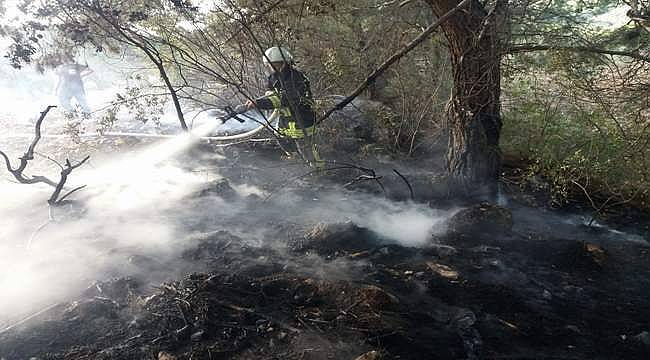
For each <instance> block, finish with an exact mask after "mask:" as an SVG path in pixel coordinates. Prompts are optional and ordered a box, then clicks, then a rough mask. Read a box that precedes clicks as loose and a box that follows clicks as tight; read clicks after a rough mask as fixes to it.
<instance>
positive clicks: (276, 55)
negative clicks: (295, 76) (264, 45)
mask: <svg viewBox="0 0 650 360" xmlns="http://www.w3.org/2000/svg"><path fill="white" fill-rule="evenodd" d="M263 60H264V63H265V64H267V63H269V62H286V63H291V62H292V61H293V56H291V53H290V52H289V50H287V49H285V48H283V47H279V46H274V47H272V48H268V49H267V50H266V51H265V52H264V59H263Z"/></svg>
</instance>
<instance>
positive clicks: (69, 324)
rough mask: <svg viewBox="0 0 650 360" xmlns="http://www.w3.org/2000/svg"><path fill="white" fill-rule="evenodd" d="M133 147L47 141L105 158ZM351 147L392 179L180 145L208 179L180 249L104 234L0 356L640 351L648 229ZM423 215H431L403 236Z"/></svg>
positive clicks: (181, 160) (187, 161) (1, 335)
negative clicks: (473, 185) (541, 204)
mask: <svg viewBox="0 0 650 360" xmlns="http://www.w3.org/2000/svg"><path fill="white" fill-rule="evenodd" d="M3 145H8V144H7V143H5V144H3ZM15 145H16V146H18V145H19V144H18V143H16V144H15ZM143 145H146V144H143V143H142V142H141V141H140V140H137V139H127V140H123V139H104V140H102V142H101V143H98V142H93V143H90V142H89V143H87V144H85V145H82V146H74V147H70V148H67V147H66V145H65V143H64V140H60V142H59V141H58V140H57V141H53V142H52V143H51V144H50V145H49V146H50V148H49V149H50V150H56V151H60V153H61V154H65V155H68V156H71V155H83V154H84V153H87V152H89V151H92V152H93V155H94V156H95V158H96V159H98V160H96V161H97V162H98V163H99V162H101V161H103V159H107V158H110V157H111V156H113V155H114V152H120V153H128V152H129V151H134V149H137V148H141V147H143ZM71 149H74V150H71ZM344 160H346V161H350V160H354V161H355V162H356V163H363V164H364V166H365V167H369V168H374V169H378V170H377V171H378V173H377V175H380V176H382V179H381V180H382V181H383V184H384V186H385V190H381V188H380V187H379V186H378V185H377V184H376V183H375V182H374V181H372V180H371V181H361V179H364V178H359V177H358V176H359V175H367V173H364V172H363V171H359V170H358V169H351V168H347V169H343V170H342V171H332V172H328V173H327V174H308V173H309V171H310V170H309V169H308V168H304V167H303V166H302V165H300V164H299V163H296V162H295V161H294V162H291V161H287V160H283V159H281V158H280V156H279V152H278V149H277V148H275V147H274V146H272V145H269V144H253V145H251V144H242V145H238V146H232V147H227V148H215V147H214V146H213V145H210V144H200V145H196V146H194V147H192V148H191V149H188V150H187V151H184V152H183V153H182V154H180V156H177V157H176V158H175V159H174V160H172V161H173V163H174V164H176V166H178V167H180V168H183V169H185V170H187V171H191V172H194V173H198V174H204V173H205V176H206V181H204V182H203V184H201V185H200V186H199V188H198V189H196V190H195V191H192V192H191V193H189V194H185V195H184V196H183V197H182V198H180V199H178V200H176V201H175V202H176V203H177V205H175V206H171V207H169V208H166V209H165V210H164V211H163V215H161V216H164V218H165V219H166V220H165V221H169V222H174V229H175V230H174V234H175V238H176V241H177V242H178V243H182V244H183V246H182V247H181V248H179V250H178V251H177V252H175V253H174V254H173V255H172V256H165V257H157V256H155V255H152V254H150V253H148V252H146V251H140V250H139V249H141V248H138V247H129V248H117V247H115V248H111V245H110V244H109V245H104V246H107V248H105V250H108V251H112V254H113V256H114V259H117V260H116V261H114V262H112V263H111V264H110V266H109V267H108V268H107V270H106V271H105V272H102V273H101V274H100V275H97V276H96V279H95V280H96V281H94V282H92V283H87V285H86V287H85V289H84V290H82V291H78V292H73V293H71V294H69V295H68V296H67V297H65V298H64V299H62V300H61V301H57V302H55V303H54V304H52V305H51V306H48V307H46V308H43V311H37V310H40V309H34V310H35V311H34V312H33V313H34V314H35V315H34V316H31V317H26V316H21V317H16V318H14V319H13V322H10V323H7V325H8V326H2V328H0V359H6V360H14V359H31V358H37V359H159V360H161V359H350V360H354V359H358V360H370V359H648V358H649V356H650V261H648V258H649V252H650V245H649V244H648V242H647V241H645V240H644V237H645V236H646V235H645V234H641V235H639V234H637V235H634V234H631V233H628V232H625V231H628V230H629V229H624V231H621V230H615V229H613V228H610V227H608V226H604V225H600V226H598V227H588V226H585V225H584V221H583V220H582V218H581V217H580V216H579V215H573V214H567V213H562V212H555V211H552V210H549V209H544V208H538V207H531V206H528V205H526V204H524V203H522V202H521V201H518V200H516V199H518V198H521V196H520V195H521V194H514V193H507V194H503V195H504V199H505V200H504V201H503V202H502V203H501V204H499V205H496V204H487V203H477V204H467V203H463V204H461V203H457V202H453V201H450V200H448V199H447V200H445V199H443V198H442V197H441V196H439V195H440V193H442V192H444V191H443V190H440V189H438V190H435V191H432V190H431V188H432V186H428V185H427V181H428V180H427V179H429V178H427V176H426V174H428V173H429V172H430V169H440V161H439V160H436V159H416V160H410V161H408V162H404V163H399V165H396V164H397V163H396V162H394V160H393V159H391V160H387V159H378V158H374V159H368V158H366V159H361V160H360V159H344ZM397 166H399V168H400V172H401V173H402V174H403V175H404V176H405V177H406V178H407V179H409V180H410V182H411V185H412V186H413V188H414V189H413V190H414V197H415V200H416V201H415V203H413V202H412V201H410V200H405V199H407V198H408V194H409V193H408V189H407V186H406V185H405V183H404V182H403V181H402V180H401V179H400V178H399V177H397V176H396V175H395V173H394V172H392V171H391V170H392V168H394V167H397ZM212 172H218V175H219V176H218V177H215V176H213V175H214V174H213V173H212ZM71 177H72V178H73V177H74V174H73V175H72V176H71ZM354 179H357V180H359V181H358V182H353V183H352V184H350V181H351V180H354ZM366 179H367V178H366ZM429 180H430V179H429ZM344 184H347V186H343V185H344ZM250 188H255V189H261V191H243V190H242V189H250ZM434 188H435V187H434ZM161 196H163V195H161ZM215 204H216V205H215ZM346 204H347V205H346ZM81 206H82V207H83V204H81ZM382 207H383V208H385V209H386V210H385V211H384V212H380V213H379V214H382V215H381V217H380V218H379V219H375V220H373V221H370V220H368V219H369V217H371V215H372V214H373V213H374V212H375V211H376V210H377V209H378V208H382ZM198 208H200V209H201V210H200V213H197V210H196V209H198ZM343 209H345V210H343ZM328 211H331V213H330V212H328ZM346 211H350V213H349V214H348V213H346V214H343V215H341V216H338V215H340V214H337V213H338V212H346ZM411 211H415V212H417V214H413V215H412V216H411V215H409V216H403V215H404V214H405V213H406V214H411ZM422 214H424V216H435V217H436V218H437V219H439V220H440V221H439V222H435V223H434V226H435V227H436V229H434V231H428V232H427V237H426V239H424V240H422V239H418V240H417V241H415V240H414V241H409V239H408V237H409V234H410V232H411V231H414V227H416V225H417V224H416V222H412V221H411V220H413V219H414V218H418V219H419V217H418V216H421V215H422ZM431 214H433V215H431ZM366 215H367V216H366ZM393 216H394V217H400V219H402V220H401V222H400V221H397V222H393V221H392V220H391V217H393ZM346 219H347V220H346ZM67 221H70V222H74V221H76V220H74V219H71V220H67ZM383 222H385V223H388V224H390V227H391V229H384V228H382V223H383ZM61 226H64V225H61ZM391 231H392V232H391ZM89 236H90V235H89ZM413 236H416V235H415V234H414V235H413ZM45 237H46V236H45V235H43V238H44V239H45ZM397 239H399V240H397ZM41 241H46V240H41ZM115 254H117V255H115ZM127 265H128V271H127V270H124V268H125V266H127ZM2 271H3V272H4V271H8V269H3V270H2ZM52 271H55V270H52ZM152 273H160V274H163V276H161V277H160V278H161V279H163V280H162V281H161V280H159V279H156V280H152V276H151V274H152ZM5 276H8V275H5ZM21 319H22V320H24V321H20V320H21Z"/></svg>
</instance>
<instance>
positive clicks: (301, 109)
mask: <svg viewBox="0 0 650 360" xmlns="http://www.w3.org/2000/svg"><path fill="white" fill-rule="evenodd" d="M267 90H268V91H267V92H266V94H265V95H264V96H262V97H260V98H258V99H256V100H255V104H256V106H257V108H258V109H262V110H276V111H279V112H280V115H281V116H280V122H279V126H278V128H279V131H280V133H281V134H283V135H285V136H287V137H291V138H302V137H304V136H305V133H308V134H309V135H311V134H313V131H314V123H315V121H316V113H315V112H314V109H313V103H314V100H313V97H312V93H311V88H310V87H309V79H307V77H306V76H305V75H304V74H303V73H302V72H300V71H298V70H296V69H294V68H293V67H291V66H288V65H287V66H285V67H284V69H283V70H282V71H281V72H279V73H273V74H271V75H270V76H269V78H268V83H267Z"/></svg>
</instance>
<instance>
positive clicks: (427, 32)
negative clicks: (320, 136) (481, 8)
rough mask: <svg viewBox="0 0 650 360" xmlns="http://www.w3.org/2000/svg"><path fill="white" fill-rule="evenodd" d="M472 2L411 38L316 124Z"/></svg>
mask: <svg viewBox="0 0 650 360" xmlns="http://www.w3.org/2000/svg"><path fill="white" fill-rule="evenodd" d="M469 2H470V0H463V1H461V2H460V3H459V4H458V5H456V7H455V8H453V9H451V10H449V11H448V12H447V13H446V14H444V15H443V16H441V17H440V18H438V21H436V22H434V23H433V24H431V25H429V27H427V28H426V29H424V31H422V32H421V33H420V35H418V36H417V37H416V38H415V39H413V40H411V42H409V43H408V44H406V45H405V46H404V47H403V48H402V49H401V50H400V51H398V52H396V53H395V54H393V55H392V56H391V57H389V58H388V59H387V60H386V61H384V62H383V63H382V64H381V65H379V67H378V68H377V69H375V70H374V71H373V72H372V73H371V74H370V75H368V77H367V78H366V79H365V80H364V81H363V82H362V83H361V84H360V85H359V86H358V87H357V88H356V89H355V90H354V91H353V92H352V93H351V94H350V95H348V96H347V97H346V98H345V99H343V100H341V101H340V102H339V103H338V104H336V105H334V107H332V108H331V109H329V110H328V111H327V112H326V113H325V114H324V115H323V116H321V117H320V118H319V119H318V120H317V121H316V124H320V123H321V122H322V121H324V120H325V119H327V118H328V117H329V116H330V115H332V114H333V113H334V112H335V111H338V110H341V109H343V108H344V107H345V106H346V105H348V104H349V103H351V102H352V100H354V99H355V98H356V97H357V96H359V95H360V94H361V93H362V92H363V91H364V90H365V89H366V88H368V86H370V85H371V84H372V83H374V82H375V80H377V78H378V77H379V76H380V75H381V74H383V73H384V71H386V70H387V69H388V68H389V67H390V66H391V65H393V64H394V63H395V62H397V61H398V60H399V59H401V58H402V57H404V55H406V54H408V53H409V52H410V51H411V50H413V49H415V47H417V46H418V45H419V44H420V43H422V42H423V41H424V40H426V39H427V38H428V37H429V36H430V35H431V34H433V32H434V31H435V30H436V29H437V28H438V27H439V26H440V25H442V24H443V23H444V22H445V21H447V19H449V18H450V17H451V16H452V15H454V14H455V13H456V12H457V11H458V10H460V9H461V8H463V7H464V6H465V5H467V4H468V3H469Z"/></svg>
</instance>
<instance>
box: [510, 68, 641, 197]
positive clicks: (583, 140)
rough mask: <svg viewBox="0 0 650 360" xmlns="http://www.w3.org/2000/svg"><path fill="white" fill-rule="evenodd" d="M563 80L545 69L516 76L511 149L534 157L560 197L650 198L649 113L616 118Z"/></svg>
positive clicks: (534, 165) (534, 171)
mask: <svg viewBox="0 0 650 360" xmlns="http://www.w3.org/2000/svg"><path fill="white" fill-rule="evenodd" d="M561 81H565V79H563V78H558V77H553V76H551V75H549V74H548V73H543V72H538V73H534V74H530V75H522V76H520V77H517V78H513V79H511V81H509V82H508V84H509V85H508V86H507V87H506V89H504V90H505V91H504V92H505V96H506V97H507V98H508V103H507V104H508V105H507V106H506V107H504V128H503V129H504V130H503V133H502V147H503V150H504V152H506V153H508V154H510V155H514V156H517V157H519V158H523V159H527V160H528V161H529V168H528V169H527V171H528V173H527V174H528V176H529V177H531V178H532V177H535V176H538V175H542V176H543V177H545V178H546V179H547V189H546V190H549V191H550V192H551V194H552V198H553V201H554V203H555V204H557V205H559V204H563V203H565V202H567V201H568V200H571V199H574V198H576V196H577V195H578V196H579V197H584V196H585V192H586V196H587V197H590V198H591V200H592V201H594V205H595V207H596V209H599V208H600V207H601V206H604V207H607V206H611V205H613V204H616V203H619V204H620V203H621V202H628V201H629V202H635V203H637V204H639V205H641V206H645V204H647V202H648V200H649V196H650V193H649V192H648V191H650V176H649V173H648V169H649V168H650V157H649V155H650V151H649V150H648V148H647V146H645V144H647V143H648V142H649V141H650V134H649V133H648V132H647V124H648V119H647V118H645V119H643V120H642V121H640V122H638V123H637V122H636V121H633V118H632V117H627V116H626V115H629V114H625V111H621V113H618V114H617V116H619V117H620V119H613V118H612V117H610V116H609V115H608V113H607V112H606V111H604V109H603V108H602V107H601V106H600V105H599V104H597V103H594V102H593V101H591V99H589V98H588V97H587V98H583V99H580V98H578V97H576V95H577V94H576V93H575V88H572V87H570V88H569V89H566V88H564V87H563V86H562V84H561ZM583 95H584V94H583ZM637 120H638V119H637ZM618 121H620V122H622V123H623V124H624V126H625V132H622V131H621V128H620V124H617V122H618Z"/></svg>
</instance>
